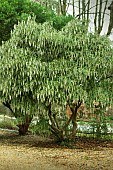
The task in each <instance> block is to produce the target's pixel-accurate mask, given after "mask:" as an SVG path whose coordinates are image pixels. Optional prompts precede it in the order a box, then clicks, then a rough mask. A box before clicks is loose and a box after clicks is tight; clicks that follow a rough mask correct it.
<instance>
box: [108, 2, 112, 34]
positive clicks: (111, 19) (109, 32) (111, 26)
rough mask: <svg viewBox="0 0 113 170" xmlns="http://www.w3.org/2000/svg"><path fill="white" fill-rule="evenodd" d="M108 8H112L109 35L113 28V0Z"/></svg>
mask: <svg viewBox="0 0 113 170" xmlns="http://www.w3.org/2000/svg"><path fill="white" fill-rule="evenodd" d="M108 10H110V21H109V27H108V32H107V35H110V34H111V30H112V28H113V1H112V3H111V5H110V6H109V7H108Z"/></svg>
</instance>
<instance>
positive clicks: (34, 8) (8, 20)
mask: <svg viewBox="0 0 113 170" xmlns="http://www.w3.org/2000/svg"><path fill="white" fill-rule="evenodd" d="M51 9H53V7H51ZM29 15H31V16H33V15H35V16H36V22H37V23H44V22H46V21H52V22H53V23H54V27H55V28H56V29H61V28H62V27H63V26H65V25H66V23H67V22H69V21H70V20H71V19H72V17H71V16H69V17H66V16H65V17H63V16H62V17H60V16H57V15H55V13H54V12H53V11H52V10H50V9H49V10H48V9H47V8H46V7H44V6H41V5H40V4H39V3H37V2H34V1H30V0H15V1H9V0H1V1H0V45H1V44H2V41H6V40H8V39H9V38H10V33H11V31H12V30H13V28H14V25H15V24H18V22H20V21H22V20H26V19H27V18H28V16H29Z"/></svg>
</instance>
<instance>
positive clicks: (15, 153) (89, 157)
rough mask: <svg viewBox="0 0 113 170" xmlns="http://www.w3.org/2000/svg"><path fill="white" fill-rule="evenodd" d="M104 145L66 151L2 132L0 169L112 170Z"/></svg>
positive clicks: (111, 150)
mask: <svg viewBox="0 0 113 170" xmlns="http://www.w3.org/2000/svg"><path fill="white" fill-rule="evenodd" d="M44 140H45V141H44ZM42 141H43V142H42ZM81 146H83V145H82V144H81ZM107 146H109V147H102V146H100V145H98V146H96V147H91V148H90V149H89V148H88V147H84V148H82V147H81V148H80V149H68V148H65V147H58V146H57V145H54V144H53V143H52V142H51V141H47V139H41V138H40V137H37V136H26V137H19V136H17V135H16V134H14V133H13V135H12V134H9V133H7V134H5V133H3V132H2V134H1V133H0V170H113V147H111V146H112V145H109V144H108V143H107Z"/></svg>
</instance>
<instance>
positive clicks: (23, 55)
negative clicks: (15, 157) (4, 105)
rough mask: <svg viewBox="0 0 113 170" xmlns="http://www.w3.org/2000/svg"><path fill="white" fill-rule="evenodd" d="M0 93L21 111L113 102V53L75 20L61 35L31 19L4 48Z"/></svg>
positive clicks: (106, 41) (102, 39) (0, 54)
mask: <svg viewBox="0 0 113 170" xmlns="http://www.w3.org/2000/svg"><path fill="white" fill-rule="evenodd" d="M0 60H1V62H0V81H1V85H0V93H1V99H2V101H11V102H12V104H13V106H16V107H17V106H18V107H19V108H21V109H22V110H26V109H28V110H30V111H31V110H32V111H33V109H34V108H37V107H38V106H37V105H39V104H44V105H47V104H48V103H56V104H59V105H65V104H66V102H67V100H68V101H69V102H73V101H77V100H78V99H82V100H84V101H85V102H88V103H89V104H90V103H92V102H93V101H94V100H96V101H99V102H101V103H103V105H107V104H109V103H110V102H112V94H113V93H111V92H112V89H113V86H112V83H111V81H112V78H111V75H112V65H113V63H112V62H113V49H112V47H111V45H110V40H109V39H107V38H106V37H104V36H99V35H96V34H92V33H88V31H87V23H86V24H85V23H84V22H81V21H79V20H72V21H71V22H69V23H68V24H67V25H66V26H65V27H63V28H62V29H61V30H60V31H57V30H56V29H55V28H54V27H53V23H52V22H45V23H44V24H37V23H36V21H35V18H31V17H29V18H28V20H27V21H22V22H21V23H19V25H18V26H16V27H15V28H14V31H13V32H12V34H11V39H10V40H9V41H7V42H6V43H3V45H2V47H1V49H0Z"/></svg>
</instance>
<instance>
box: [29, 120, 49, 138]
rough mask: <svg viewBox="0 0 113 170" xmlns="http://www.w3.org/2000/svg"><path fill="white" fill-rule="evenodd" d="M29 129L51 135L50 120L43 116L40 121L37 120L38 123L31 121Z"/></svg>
mask: <svg viewBox="0 0 113 170" xmlns="http://www.w3.org/2000/svg"><path fill="white" fill-rule="evenodd" d="M29 130H30V131H31V132H32V133H33V134H37V135H40V136H44V137H49V136H50V130H49V121H48V120H47V119H45V118H44V117H43V118H41V119H40V120H39V121H37V123H36V125H35V124H34V123H31V125H30V127H29Z"/></svg>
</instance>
